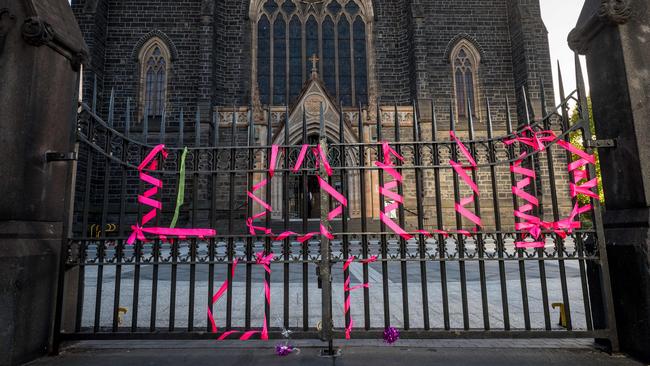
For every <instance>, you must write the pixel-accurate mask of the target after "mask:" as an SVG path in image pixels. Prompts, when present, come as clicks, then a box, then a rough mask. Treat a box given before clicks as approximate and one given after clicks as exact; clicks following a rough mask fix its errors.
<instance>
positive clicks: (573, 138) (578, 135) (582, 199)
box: [569, 97, 605, 205]
mask: <svg viewBox="0 0 650 366" xmlns="http://www.w3.org/2000/svg"><path fill="white" fill-rule="evenodd" d="M587 105H588V108H589V130H590V131H591V135H592V136H593V139H596V126H595V124H594V114H593V109H592V108H591V97H588V99H587ZM579 120H580V114H579V113H578V110H577V109H574V110H573V113H572V114H571V118H570V123H571V125H573V124H575V123H577V122H578V121H579ZM569 140H570V142H571V143H572V144H573V145H574V146H577V147H580V148H581V149H584V148H585V144H584V139H583V136H582V132H581V131H576V132H573V133H571V134H570V135H569ZM594 156H595V157H596V176H597V177H598V196H599V197H600V202H601V203H605V194H604V192H603V178H602V176H601V173H600V158H599V157H598V151H595V152H594ZM589 200H590V199H589V197H587V196H584V195H579V196H578V202H579V203H580V204H581V205H586V204H588V203H589Z"/></svg>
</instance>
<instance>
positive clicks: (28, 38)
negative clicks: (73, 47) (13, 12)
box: [22, 17, 54, 47]
mask: <svg viewBox="0 0 650 366" xmlns="http://www.w3.org/2000/svg"><path fill="white" fill-rule="evenodd" d="M22 30H23V39H24V40H25V42H27V43H28V44H30V45H32V46H36V47H40V46H42V45H45V44H48V43H50V42H52V40H53V39H54V31H53V30H52V26H50V25H49V24H47V23H46V22H44V21H42V20H41V19H39V18H38V17H31V18H27V19H26V20H25V23H24V24H23V29H22Z"/></svg>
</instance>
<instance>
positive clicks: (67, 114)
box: [0, 0, 87, 365]
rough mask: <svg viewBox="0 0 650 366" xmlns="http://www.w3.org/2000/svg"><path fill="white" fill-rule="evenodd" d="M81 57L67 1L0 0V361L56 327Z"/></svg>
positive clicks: (25, 354) (23, 357) (20, 357)
mask: <svg viewBox="0 0 650 366" xmlns="http://www.w3.org/2000/svg"><path fill="white" fill-rule="evenodd" d="M86 54H87V51H86V46H85V43H84V41H83V39H82V36H81V32H80V30H79V28H78V26H77V23H76V21H75V19H74V16H73V14H72V10H71V9H70V5H69V4H68V1H67V0H0V177H1V178H0V365H17V364H20V363H23V362H27V361H29V360H31V359H33V358H35V357H38V356H40V355H43V354H44V353H46V352H47V349H48V344H49V342H50V341H51V336H52V334H54V333H53V331H52V329H53V322H54V319H55V316H54V314H55V312H56V303H57V301H56V297H57V296H56V294H57V293H58V292H57V285H58V282H59V281H58V279H59V262H60V257H61V248H62V244H63V239H64V237H66V236H67V235H66V230H67V225H66V222H67V221H68V220H67V212H68V209H69V204H70V197H71V190H72V187H73V184H72V179H73V169H74V165H73V164H72V160H71V159H73V158H74V156H73V155H71V154H70V153H71V152H73V150H74V139H75V136H74V126H75V125H74V115H75V110H76V94H77V93H76V91H77V86H78V75H79V68H80V64H81V62H82V61H83V60H84V57H85V55H86Z"/></svg>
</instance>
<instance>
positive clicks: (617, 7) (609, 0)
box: [598, 0, 632, 24]
mask: <svg viewBox="0 0 650 366" xmlns="http://www.w3.org/2000/svg"><path fill="white" fill-rule="evenodd" d="M630 15H632V8H631V7H630V1H629V0H602V1H601V3H600V9H599V10H598V16H599V17H600V18H601V19H603V20H604V21H606V22H608V23H611V24H625V23H627V21H628V20H629V19H630Z"/></svg>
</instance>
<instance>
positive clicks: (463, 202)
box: [449, 131, 483, 227]
mask: <svg viewBox="0 0 650 366" xmlns="http://www.w3.org/2000/svg"><path fill="white" fill-rule="evenodd" d="M449 135H450V136H451V140H452V141H454V142H455V143H456V145H457V146H458V149H459V150H460V151H461V153H462V154H463V155H464V156H465V158H466V159H467V161H468V162H469V164H470V166H468V167H465V166H463V165H461V164H460V163H459V162H457V161H454V160H451V159H450V160H449V164H451V166H452V168H453V169H454V171H455V172H456V174H457V175H458V176H459V177H460V178H461V179H462V181H463V182H464V183H465V184H467V185H468V186H469V187H470V188H471V189H472V191H473V193H472V195H471V196H467V197H464V198H461V199H460V202H456V204H455V208H456V211H457V212H458V213H459V214H461V215H462V216H463V217H465V218H466V219H468V220H469V221H471V222H473V223H474V224H475V225H476V226H477V227H478V226H483V224H482V221H481V218H480V217H478V216H477V215H476V214H475V213H474V212H471V211H470V210H468V209H467V205H469V204H471V203H473V202H474V200H475V199H476V197H477V196H478V195H479V194H480V193H479V188H478V185H477V184H476V182H474V181H473V180H472V178H470V176H469V175H468V174H467V172H466V171H465V170H474V169H476V168H477V164H476V160H474V157H473V156H472V154H471V153H470V152H469V150H468V149H467V147H466V146H465V145H464V144H463V142H462V141H460V139H458V137H456V134H455V133H454V131H449Z"/></svg>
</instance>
